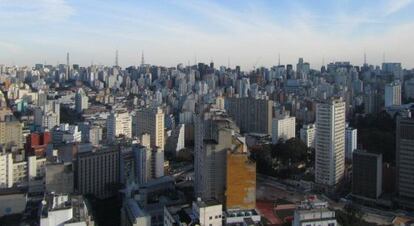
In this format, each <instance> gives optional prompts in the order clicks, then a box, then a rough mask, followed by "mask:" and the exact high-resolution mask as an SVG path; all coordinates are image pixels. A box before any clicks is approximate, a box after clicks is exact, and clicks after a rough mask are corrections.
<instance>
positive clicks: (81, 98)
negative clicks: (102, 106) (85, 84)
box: [75, 88, 89, 113]
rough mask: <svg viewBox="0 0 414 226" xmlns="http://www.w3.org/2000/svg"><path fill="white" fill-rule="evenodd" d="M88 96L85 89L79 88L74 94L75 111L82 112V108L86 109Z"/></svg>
mask: <svg viewBox="0 0 414 226" xmlns="http://www.w3.org/2000/svg"><path fill="white" fill-rule="evenodd" d="M88 100H89V98H88V96H87V95H86V93H85V91H84V90H83V89H82V88H80V89H78V91H77V92H76V95H75V108H76V112H77V113H82V111H83V110H85V109H88Z"/></svg>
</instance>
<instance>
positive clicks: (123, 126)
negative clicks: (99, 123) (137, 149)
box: [106, 112, 132, 142]
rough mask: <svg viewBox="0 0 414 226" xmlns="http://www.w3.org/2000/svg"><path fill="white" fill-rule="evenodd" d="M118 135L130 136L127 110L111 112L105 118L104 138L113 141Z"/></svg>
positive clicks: (130, 123)
mask: <svg viewBox="0 0 414 226" xmlns="http://www.w3.org/2000/svg"><path fill="white" fill-rule="evenodd" d="M120 135H124V136H125V137H127V138H131V137H132V120H131V115H130V114H129V113H128V112H111V114H110V115H109V116H108V118H107V119H106V138H107V139H108V141H109V142H113V141H114V140H115V137H117V136H120Z"/></svg>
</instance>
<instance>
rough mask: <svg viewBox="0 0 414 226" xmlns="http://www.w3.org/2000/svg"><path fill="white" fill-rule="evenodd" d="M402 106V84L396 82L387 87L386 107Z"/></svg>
mask: <svg viewBox="0 0 414 226" xmlns="http://www.w3.org/2000/svg"><path fill="white" fill-rule="evenodd" d="M393 105H401V84H400V82H399V81H394V82H392V83H390V84H387V85H386V86H385V107H390V106H393Z"/></svg>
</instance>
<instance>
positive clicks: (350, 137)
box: [345, 127, 358, 161]
mask: <svg viewBox="0 0 414 226" xmlns="http://www.w3.org/2000/svg"><path fill="white" fill-rule="evenodd" d="M357 136H358V130H357V129H354V128H352V127H347V128H346V129H345V159H346V160H347V161H352V152H354V150H356V149H357V140H358V138H357Z"/></svg>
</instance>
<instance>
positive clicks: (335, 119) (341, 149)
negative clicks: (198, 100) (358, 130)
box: [315, 99, 345, 186]
mask: <svg viewBox="0 0 414 226" xmlns="http://www.w3.org/2000/svg"><path fill="white" fill-rule="evenodd" d="M316 128H317V130H316V144H315V149H316V155H315V158H316V159H315V182H316V183H318V184H321V185H327V186H334V185H336V184H337V183H338V182H340V181H341V179H342V177H343V176H344V167H345V102H344V101H342V99H331V100H328V101H326V102H325V103H319V104H317V107H316Z"/></svg>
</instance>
